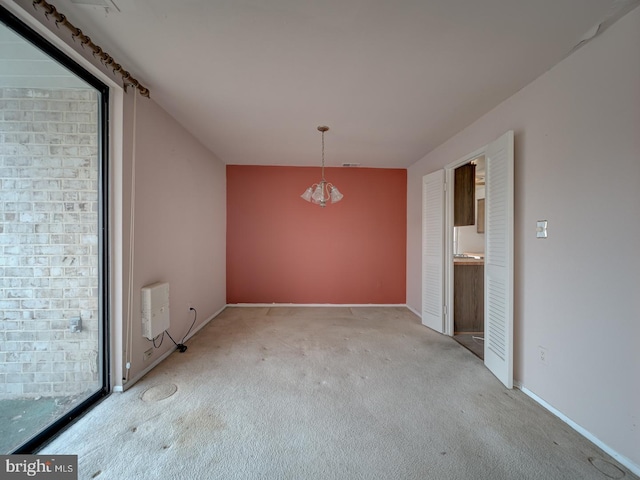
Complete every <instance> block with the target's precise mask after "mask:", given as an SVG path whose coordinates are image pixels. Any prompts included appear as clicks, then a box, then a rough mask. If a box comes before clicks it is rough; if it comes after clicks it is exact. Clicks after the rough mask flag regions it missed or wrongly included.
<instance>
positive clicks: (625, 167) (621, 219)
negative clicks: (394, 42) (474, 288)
mask: <svg viewBox="0 0 640 480" xmlns="http://www.w3.org/2000/svg"><path fill="white" fill-rule="evenodd" d="M638 46H640V8H636V9H635V10H633V11H632V12H630V13H629V14H627V15H626V16H625V17H623V18H622V19H621V20H619V21H618V22H617V23H616V24H614V25H613V26H612V27H611V28H609V29H608V30H606V31H604V32H603V33H602V34H601V35H600V36H599V37H597V38H596V39H594V40H593V41H592V42H590V43H588V44H587V45H585V46H584V47H582V48H581V49H579V50H578V51H576V52H575V53H574V54H572V55H571V56H569V57H568V58H566V59H565V60H563V61H562V62H561V63H560V64H558V65H557V66H556V67H554V68H553V69H551V70H550V71H548V72H546V73H545V74H544V75H542V76H541V77H539V78H538V79H537V80H535V81H534V82H533V83H531V84H530V85H529V86H527V87H526V88H524V89H523V90H521V91H520V92H518V93H517V94H515V95H514V96H512V97H511V98H509V99H508V100H506V101H505V102H503V103H502V104H500V105H499V106H498V107H496V108H495V109H494V110H492V111H491V112H489V113H487V114H486V115H484V116H483V117H482V118H480V119H479V120H478V121H476V122H475V123H474V124H472V125H471V126H469V127H468V128H466V129H465V130H463V131H461V132H459V133H458V134H457V135H456V136H454V137H453V138H451V139H450V140H448V141H447V142H445V143H444V144H443V145H441V146H440V147H438V148H437V149H436V150H434V151H433V152H431V153H430V154H428V155H427V156H426V157H425V158H423V159H422V160H420V161H419V162H417V163H416V164H415V165H413V166H412V167H411V168H409V172H408V173H409V177H408V205H407V207H408V242H407V243H408V244H407V248H408V252H407V304H408V305H409V306H410V307H411V308H414V309H415V310H416V311H420V309H421V292H420V288H421V285H420V283H421V272H420V268H421V267H420V265H421V260H420V255H421V253H420V252H421V249H420V242H421V233H420V219H421V216H420V208H421V179H422V176H423V175H425V174H428V173H431V172H433V171H435V170H437V169H439V168H442V167H443V166H444V165H446V164H448V163H450V162H453V161H456V160H458V159H460V158H462V157H464V156H465V155H467V154H469V153H471V152H473V151H475V150H476V149H478V148H480V147H482V146H483V145H485V144H487V143H488V142H490V141H492V140H494V139H495V138H497V137H498V136H499V135H500V134H502V133H504V132H505V131H507V130H510V129H513V130H514V131H515V255H516V256H515V267H516V269H515V349H514V350H515V377H516V378H515V379H516V381H519V382H521V383H522V385H523V386H524V387H526V388H527V389H529V390H530V391H531V392H533V393H534V394H535V395H537V396H539V397H540V398H541V399H543V400H544V401H546V402H547V403H549V404H550V405H551V406H553V407H555V408H556V409H557V410H559V411H560V412H561V413H562V414H564V415H566V416H567V417H568V418H569V419H571V420H573V421H574V422H576V423H577V424H578V425H580V426H581V427H583V428H584V429H586V430H587V431H588V432H590V433H591V434H592V435H593V436H595V437H596V438H597V439H599V440H600V441H602V442H603V443H604V444H606V445H607V446H608V447H610V448H612V449H613V450H615V451H616V452H618V453H619V454H621V455H622V456H624V457H626V459H627V460H629V461H630V462H628V463H631V464H635V466H636V467H637V466H639V465H640V448H638V446H640V381H639V380H638V378H639V377H638V372H640V348H639V346H638V340H639V339H640V318H639V315H640V295H639V294H640V292H639V291H638V287H639V286H640V255H639V254H638V253H639V252H638V249H639V248H640V55H639V54H638ZM539 219H540V220H542V219H545V220H548V222H549V238H548V239H546V240H538V239H536V237H535V227H536V220H539ZM538 346H544V347H545V348H546V349H547V350H548V365H543V364H542V363H540V362H539V360H538ZM636 471H639V470H638V469H637V468H636Z"/></svg>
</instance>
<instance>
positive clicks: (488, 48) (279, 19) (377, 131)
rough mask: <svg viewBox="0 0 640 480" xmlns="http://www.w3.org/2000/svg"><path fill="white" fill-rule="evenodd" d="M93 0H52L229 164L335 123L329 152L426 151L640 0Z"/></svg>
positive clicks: (301, 147)
mask: <svg viewBox="0 0 640 480" xmlns="http://www.w3.org/2000/svg"><path fill="white" fill-rule="evenodd" d="M50 1H51V0H50ZM82 1H83V0H73V1H72V0H52V2H53V4H54V5H56V7H57V8H58V10H59V11H60V12H61V13H63V14H65V15H66V16H67V18H69V20H70V21H71V22H73V23H74V24H75V25H76V26H78V27H80V28H81V29H82V30H83V32H84V33H85V34H87V35H89V36H90V37H91V39H92V40H93V41H94V42H95V43H96V44H98V45H100V46H101V47H102V48H103V49H104V50H105V51H107V52H108V53H109V54H111V55H112V56H113V57H114V58H115V60H116V61H117V62H119V63H121V64H122V65H123V67H124V68H125V69H127V70H129V71H130V72H131V73H132V75H133V76H134V77H136V78H137V79H138V80H139V81H141V82H142V83H143V84H144V85H145V86H147V87H149V88H150V90H151V96H152V98H153V99H154V100H155V101H156V102H158V103H159V104H160V105H161V106H162V107H163V108H165V109H166V110H167V111H168V112H169V113H170V114H171V115H173V116H174V117H175V118H176V119H177V120H178V121H179V122H180V123H181V124H182V125H184V126H185V127H186V128H187V129H188V130H189V131H191V132H192V133H193V135H195V136H196V137H197V138H199V139H200V141H201V142H202V143H203V144H204V145H206V146H207V147H208V148H209V149H210V150H211V151H213V152H214V153H215V154H216V155H218V157H220V159H221V160H223V161H224V162H225V163H228V164H252V165H318V164H319V161H320V133H319V132H318V131H317V130H316V127H317V126H318V125H328V126H329V127H331V130H330V131H329V132H327V134H326V137H325V140H326V161H327V165H341V164H343V163H360V164H362V166H369V167H407V166H409V165H411V164H412V163H414V162H416V161H418V160H420V159H421V158H422V157H423V156H424V155H426V154H427V153H428V152H429V151H431V150H432V149H433V148H435V147H437V146H438V145H439V144H441V143H442V142H443V141H445V140H447V139H448V138H449V137H451V136H452V135H453V134H455V133H456V132H458V131H460V130H461V129H462V128H464V127H465V126H467V125H469V124H470V123H472V122H473V121H474V120H476V119H477V118H479V117H480V116H481V115H482V114H484V113H485V112H487V111H488V110H490V109H491V108H493V107H494V106H496V105H497V104H498V103H499V102H501V101H502V100H504V99H506V98H508V97H509V96H511V95H512V94H514V93H515V92H516V91H518V90H519V89H521V88H522V87H524V86H525V85H527V84H528V83H530V82H531V81H532V80H534V79H535V78H536V77H538V76H539V75H541V74H542V73H544V72H545V71H546V70H548V69H549V68H551V67H552V66H553V65H555V64H556V63H557V62H558V61H560V60H562V59H563V58H564V57H566V56H567V55H568V54H569V53H570V52H571V51H572V49H573V48H574V47H575V46H576V45H578V44H579V43H580V41H581V40H582V39H583V38H587V37H589V36H591V35H592V34H593V33H594V31H593V30H592V29H593V28H594V27H595V26H597V25H598V24H600V23H602V22H605V23H604V24H603V26H606V25H607V24H609V23H611V22H612V21H614V20H615V19H616V18H618V17H619V16H620V14H621V13H625V12H627V11H629V10H630V9H631V8H632V7H635V6H637V4H638V1H637V0H324V1H319V0H215V1H214V0H180V1H176V0H113V2H112V1H111V0H87V1H86V3H92V4H95V3H106V4H107V5H110V6H109V7H108V8H104V7H101V6H95V5H80V4H78V3H79V2H82ZM30 3H31V2H29V4H30ZM114 5H115V6H117V8H115V6H114ZM590 30H591V32H590ZM601 30H602V28H601ZM452 160H455V159H452Z"/></svg>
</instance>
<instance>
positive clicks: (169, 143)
mask: <svg viewBox="0 0 640 480" xmlns="http://www.w3.org/2000/svg"><path fill="white" fill-rule="evenodd" d="M125 102H126V103H127V105H126V108H125V116H126V117H128V121H125V137H128V138H130V140H131V142H125V143H126V145H128V146H130V148H132V151H135V195H134V197H135V201H134V205H135V209H134V212H135V213H134V219H135V220H134V223H133V225H134V256H133V289H132V295H133V296H132V299H133V316H132V318H133V323H132V325H131V327H130V328H131V333H132V339H133V341H132V342H131V348H127V342H126V341H125V342H123V343H124V345H125V349H127V350H128V351H129V355H128V358H126V359H125V360H128V361H129V362H130V363H131V369H130V371H129V377H128V378H130V379H136V378H137V377H138V376H139V374H140V373H141V372H143V371H144V370H146V369H148V368H149V367H150V366H151V365H152V364H153V363H154V361H156V360H157V359H158V358H160V357H161V356H162V355H163V354H165V353H167V352H169V351H171V350H173V349H175V346H174V345H173V343H172V342H171V340H170V339H169V338H168V337H165V339H164V343H163V344H162V346H161V347H160V348H157V349H156V348H153V345H152V343H151V342H150V341H149V340H147V339H146V338H144V337H143V336H142V333H141V331H142V324H141V318H140V290H141V288H142V287H144V286H145V285H148V284H151V283H155V282H169V284H170V287H169V288H170V302H171V308H170V312H171V327H170V329H169V333H170V334H171V336H172V337H173V338H174V340H175V341H176V342H180V340H181V339H182V338H183V337H184V335H186V334H187V331H188V330H189V326H190V325H191V323H192V321H193V318H194V316H193V315H194V314H193V312H190V311H189V305H192V306H193V307H194V308H196V310H197V314H198V320H197V323H196V325H195V326H194V330H196V329H197V328H198V327H199V326H201V324H202V323H203V322H204V321H206V320H207V319H208V318H210V317H211V315H213V314H215V313H216V312H218V311H219V310H220V309H222V308H224V306H225V304H226V283H225V282H226V167H225V165H224V164H223V163H222V162H221V161H220V160H218V159H217V158H216V157H215V156H214V155H213V154H212V153H211V152H210V151H209V150H207V149H206V148H205V147H204V146H203V145H202V144H201V143H199V142H198V141H197V140H196V139H195V137H193V136H192V135H191V134H190V133H189V132H187V131H186V130H185V129H184V128H183V127H182V126H181V125H180V124H178V122H177V121H176V120H174V119H173V118H172V117H171V116H170V115H169V114H168V113H166V112H165V111H164V110H163V109H162V108H161V107H159V106H158V104H156V103H155V102H154V101H153V100H151V99H147V98H142V97H137V99H136V101H135V106H134V105H132V103H133V93H130V94H128V95H126V96H125ZM134 123H135V127H134V126H133V125H134ZM134 132H135V137H134ZM133 138H135V147H133V146H132V144H133ZM125 148H126V147H125ZM125 157H126V155H125ZM132 160H133V156H131V157H130V158H128V159H127V160H125V163H126V164H125V166H124V177H125V184H126V185H127V186H126V187H125V191H126V190H127V189H130V188H131V187H130V178H131V172H132V164H133V163H134V162H133V161H132ZM129 192H130V190H129V191H126V194H125V202H124V205H125V206H124V213H125V215H124V216H125V223H126V225H125V229H124V230H125V235H124V239H123V240H124V242H123V243H124V249H123V250H124V252H125V254H124V263H125V264H126V267H125V279H124V282H123V286H124V287H125V292H124V293H123V298H124V309H125V313H123V318H127V314H126V308H127V299H128V295H129V291H128V289H127V286H128V281H127V276H128V251H129V228H127V227H129V225H130V223H129V222H130V215H129V208H130V198H129V197H130V193H129ZM192 332H193V330H192ZM124 337H125V338H126V324H125V328H124ZM149 348H153V356H152V357H151V358H150V359H148V360H146V361H143V353H144V352H145V351H146V350H148V349H149Z"/></svg>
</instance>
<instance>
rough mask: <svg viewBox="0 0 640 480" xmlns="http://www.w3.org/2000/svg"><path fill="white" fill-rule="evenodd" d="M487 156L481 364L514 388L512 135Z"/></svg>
mask: <svg viewBox="0 0 640 480" xmlns="http://www.w3.org/2000/svg"><path fill="white" fill-rule="evenodd" d="M485 156H486V161H487V163H486V200H485V218H486V237H485V242H486V244H485V263H484V268H485V302H484V323H485V331H484V338H485V341H484V363H485V365H486V366H487V368H488V369H489V370H491V372H492V373H493V374H494V375H495V376H496V377H498V379H499V380H500V381H501V382H502V383H504V384H505V386H506V387H507V388H513V132H512V131H509V132H507V133H505V134H504V135H502V136H501V137H500V138H498V139H497V140H496V141H494V142H492V143H490V144H489V146H488V148H487V151H486V153H485Z"/></svg>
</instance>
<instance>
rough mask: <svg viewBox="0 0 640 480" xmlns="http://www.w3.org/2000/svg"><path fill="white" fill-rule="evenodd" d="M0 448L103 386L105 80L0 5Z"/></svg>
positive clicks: (37, 435)
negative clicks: (83, 68) (97, 78)
mask: <svg viewBox="0 0 640 480" xmlns="http://www.w3.org/2000/svg"><path fill="white" fill-rule="evenodd" d="M0 15H1V17H0V19H1V20H2V22H1V23H0V107H1V108H0V187H1V188H0V218H1V223H0V340H1V342H0V454H6V453H13V452H21V453H27V452H32V451H34V450H35V449H36V448H37V446H38V445H39V444H41V443H42V442H43V441H44V440H46V438H47V437H48V436H50V435H51V434H53V433H55V432H56V431H58V430H59V429H60V428H62V427H64V425H65V424H66V423H68V422H69V421H70V420H72V419H73V418H74V417H75V416H77V415H78V414H79V413H80V412H81V411H83V410H85V409H86V408H88V406H90V405H91V404H92V403H93V402H95V401H96V400H97V399H99V398H100V397H102V396H104V395H105V394H106V393H107V390H108V388H107V378H108V372H107V365H108V362H107V350H106V348H105V345H106V342H105V339H106V338H107V318H108V315H107V311H106V306H107V305H108V302H107V301H106V300H107V298H108V297H107V285H108V282H107V271H106V265H107V262H106V254H105V252H106V251H107V249H106V228H105V227H106V221H105V219H106V218H107V216H106V205H107V202H106V192H107V188H106V187H107V185H106V178H107V175H106V173H107V172H106V162H105V160H106V158H107V157H106V145H107V142H106V141H105V138H106V135H105V125H106V114H107V107H106V106H107V95H108V90H107V88H106V87H105V86H104V85H103V84H102V83H100V82H99V81H97V80H96V79H95V78H93V77H92V76H90V75H89V74H87V72H85V71H84V70H82V69H81V68H80V67H78V66H77V65H76V64H74V63H73V62H71V61H70V60H69V59H67V58H66V57H64V56H63V55H62V54H60V52H58V51H57V50H55V49H54V48H53V47H52V46H51V45H49V44H47V42H45V41H44V40H42V39H41V38H39V37H38V36H37V35H36V34H35V33H34V32H32V31H30V30H29V29H28V28H27V27H25V26H24V25H23V24H21V23H20V22H19V21H18V20H17V19H16V18H15V17H13V16H12V15H11V14H9V13H8V12H7V11H6V10H4V9H2V10H0Z"/></svg>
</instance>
